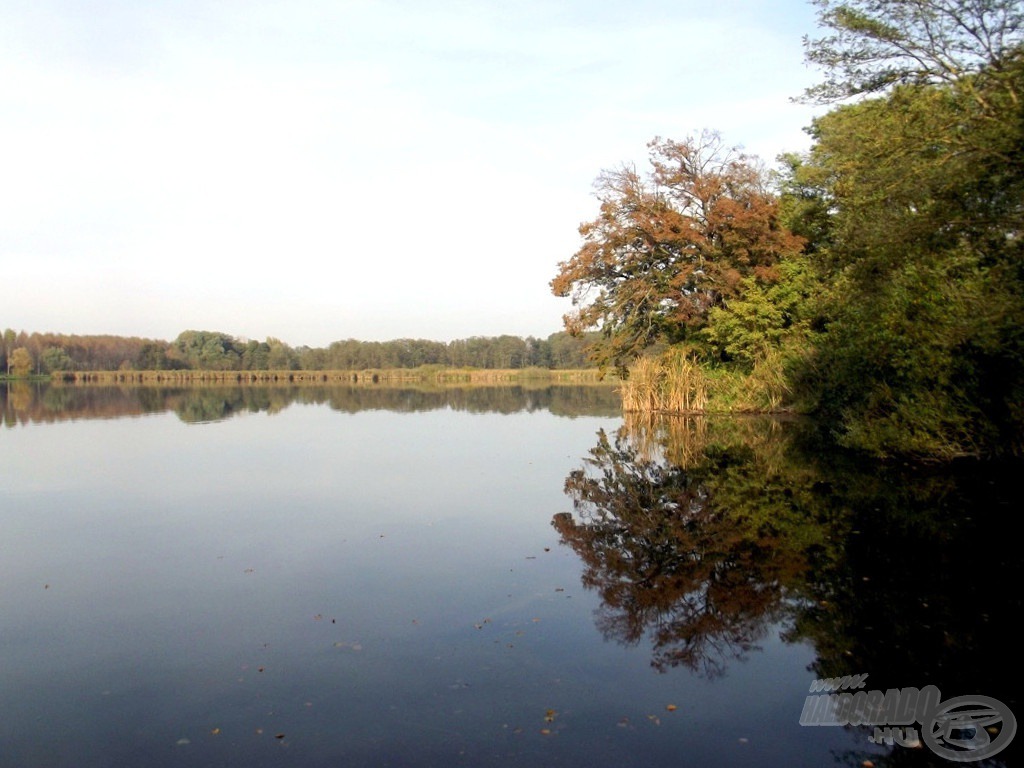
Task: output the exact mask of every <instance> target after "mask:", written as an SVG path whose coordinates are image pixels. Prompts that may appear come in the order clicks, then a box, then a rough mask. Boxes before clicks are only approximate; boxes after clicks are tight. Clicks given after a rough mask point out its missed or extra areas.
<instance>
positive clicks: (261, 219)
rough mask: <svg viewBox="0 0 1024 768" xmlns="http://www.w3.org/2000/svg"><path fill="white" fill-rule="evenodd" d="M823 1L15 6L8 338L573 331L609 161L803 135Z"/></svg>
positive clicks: (296, 341)
mask: <svg viewBox="0 0 1024 768" xmlns="http://www.w3.org/2000/svg"><path fill="white" fill-rule="evenodd" d="M816 34H817V32H816V27H815V14H814V9H813V7H812V6H811V5H810V2H808V1H807V0H476V1H474V0H462V1H461V2H460V1H458V0H263V1H260V0H252V1H243V0H123V1H120V2H119V1H118V0H105V1H104V2H101V1H100V0H3V2H2V3H0V285H2V299H0V328H6V327H10V328H14V329H15V330H25V331H54V332H63V333H75V334H92V333H111V334H118V335H123V336H144V337H149V338H159V339H168V340H170V339H173V338H174V337H175V336H177V335H178V333H179V332H181V331H183V330H186V329H202V330H213V331H223V332H226V333H229V334H231V335H234V336H239V337H243V338H253V339H259V340H262V339H264V338H266V337H267V336H274V337H277V338H280V339H282V340H284V341H285V342H287V343H289V344H291V345H293V346H299V345H303V344H308V345H310V346H326V345H327V344H329V343H330V342H331V341H334V340H338V339H345V338H357V339H363V340H386V339H395V338H426V339H436V340H440V341H448V340H451V339H456V338H466V337H469V336H494V335H499V334H502V333H509V334H513V335H517V336H530V335H532V336H540V337H546V336H547V335H548V334H550V333H553V332H555V331H557V330H561V326H562V321H561V318H562V315H563V314H564V313H565V312H567V311H569V310H570V308H571V305H570V302H569V300H568V299H558V298H555V297H554V296H552V295H551V292H550V288H549V286H548V283H549V282H550V280H551V279H552V278H553V277H554V275H555V273H556V271H557V265H558V262H560V261H563V260H565V259H568V258H569V257H571V256H572V254H573V253H574V252H575V251H576V249H577V248H578V247H579V245H580V239H579V234H578V232H577V227H578V226H579V224H580V223H581V222H582V221H584V220H587V219H591V218H593V217H594V216H595V215H596V213H597V202H596V200H595V198H594V196H593V181H594V179H595V178H596V177H597V175H598V174H599V173H600V171H601V170H602V169H605V168H614V167H617V166H619V165H621V164H622V163H623V162H635V163H637V165H638V166H641V167H642V166H643V165H644V164H645V163H646V156H647V154H646V153H647V149H646V145H647V142H648V141H650V140H651V139H652V138H654V137H655V136H661V137H665V138H672V139H683V138H685V137H686V136H687V135H691V134H695V133H698V132H699V131H700V130H701V129H703V128H710V129H717V130H719V131H720V132H721V134H722V136H723V138H724V140H725V141H726V142H727V143H729V144H736V145H740V146H742V147H743V148H744V149H745V150H746V151H748V152H750V153H753V154H756V155H759V156H760V157H762V158H763V159H764V160H766V161H768V162H769V163H772V162H773V161H774V158H775V157H776V156H777V155H778V154H779V153H781V152H787V151H800V150H804V149H806V148H807V147H808V145H809V139H808V137H807V135H806V133H805V132H804V131H803V128H804V127H805V126H807V125H808V124H809V122H810V119H811V116H812V115H813V114H814V112H813V111H812V109H811V108H809V107H807V106H802V105H798V104H793V103H792V102H791V101H790V99H791V97H794V96H798V95H799V94H800V93H801V92H802V91H803V89H804V88H806V87H807V86H808V85H811V84H812V83H814V82H816V81H817V80H818V79H819V77H818V75H817V73H816V72H815V71H814V70H813V69H811V68H809V67H808V66H806V65H805V64H804V61H803V46H802V44H801V38H802V37H803V36H804V35H812V36H815V35H816Z"/></svg>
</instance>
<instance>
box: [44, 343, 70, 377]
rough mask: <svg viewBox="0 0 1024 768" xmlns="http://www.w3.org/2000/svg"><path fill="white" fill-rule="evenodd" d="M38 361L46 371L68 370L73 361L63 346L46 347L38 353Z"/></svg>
mask: <svg viewBox="0 0 1024 768" xmlns="http://www.w3.org/2000/svg"><path fill="white" fill-rule="evenodd" d="M39 362H40V363H41V364H42V367H43V370H44V371H46V372H47V373H53V372H54V371H70V370H71V369H72V368H74V366H75V363H74V361H73V360H72V359H71V357H70V356H69V355H68V353H67V352H66V351H65V349H64V348H63V347H47V348H46V349H44V350H43V353H42V355H40V358H39Z"/></svg>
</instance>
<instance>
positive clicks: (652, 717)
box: [647, 715, 661, 725]
mask: <svg viewBox="0 0 1024 768" xmlns="http://www.w3.org/2000/svg"><path fill="white" fill-rule="evenodd" d="M647 719H648V720H650V721H651V722H652V723H654V724H655V725H661V718H660V717H658V716H657V715H648V716H647Z"/></svg>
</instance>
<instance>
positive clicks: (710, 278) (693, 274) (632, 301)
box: [551, 131, 801, 369]
mask: <svg viewBox="0 0 1024 768" xmlns="http://www.w3.org/2000/svg"><path fill="white" fill-rule="evenodd" d="M648 148H649V152H650V157H649V159H650V169H649V170H648V171H647V172H646V173H644V174H641V173H640V172H638V171H637V170H636V169H635V168H634V167H631V166H623V167H621V168H618V169H616V170H610V171H605V172H603V173H602V174H601V175H600V176H599V177H598V179H597V181H596V183H595V186H596V193H597V197H598V200H599V201H600V209H599V213H598V216H597V218H595V219H594V220H592V221H589V222H585V223H584V224H582V225H581V226H580V229H579V231H580V235H581V236H582V238H583V245H582V247H581V248H580V249H579V250H578V251H577V252H576V254H575V255H574V256H573V257H572V258H570V259H569V260H567V261H564V262H561V263H560V264H559V265H558V267H559V270H558V274H557V275H556V277H555V278H554V279H553V280H552V281H551V288H552V291H553V292H554V294H555V295H556V296H561V297H571V299H572V303H573V306H574V307H576V309H575V310H574V311H573V312H571V313H570V314H567V315H566V316H565V318H564V319H565V326H566V329H567V330H568V331H570V332H572V333H581V332H583V331H586V330H588V329H592V328H597V329H600V332H601V337H600V339H599V341H598V342H597V343H596V344H595V345H594V349H593V355H594V359H595V361H596V362H597V363H598V364H599V365H600V366H601V367H607V366H609V365H614V366H616V367H618V368H619V369H623V368H625V366H626V365H627V364H628V363H629V362H630V361H631V360H632V358H634V357H635V356H636V355H638V354H639V353H641V352H642V351H643V350H645V349H646V348H648V347H650V346H652V345H654V344H656V343H658V342H667V343H674V342H678V341H681V340H683V339H685V338H687V336H688V335H689V334H690V333H691V332H692V331H693V330H695V329H698V328H700V327H701V326H702V325H703V324H704V323H705V321H706V319H707V315H708V312H709V310H711V309H712V308H713V307H716V306H722V305H725V304H727V303H728V301H729V300H730V299H731V298H732V297H734V296H736V295H737V294H738V292H739V290H740V284H741V281H742V280H743V279H744V278H745V277H754V278H756V279H758V280H765V281H771V280H773V279H775V270H774V267H775V265H776V264H777V262H778V261H779V259H780V258H781V257H782V256H783V255H784V254H786V253H791V252H794V251H797V250H799V248H800V245H801V242H800V240H799V238H797V237H795V236H793V235H792V234H791V233H789V232H788V231H787V230H785V229H784V228H783V227H781V226H780V225H779V223H778V200H777V198H776V196H775V195H774V194H773V193H772V191H771V189H770V188H769V184H768V179H767V174H766V172H765V170H764V169H763V167H762V166H761V164H760V163H759V162H758V161H757V160H756V159H755V158H753V157H751V156H748V155H745V154H743V153H742V152H740V151H739V150H738V149H736V148H731V147H728V146H726V145H725V144H724V143H723V141H722V139H721V137H720V136H719V134H717V133H715V132H711V131H704V132H702V133H701V134H700V135H698V136H695V137H690V138H687V139H686V140H684V141H672V140H668V139H661V138H655V139H654V140H653V141H651V142H650V144H649V145H648Z"/></svg>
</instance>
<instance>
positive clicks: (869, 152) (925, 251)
mask: <svg viewBox="0 0 1024 768" xmlns="http://www.w3.org/2000/svg"><path fill="white" fill-rule="evenodd" d="M821 5H825V6H832V5H833V4H831V3H822V4H821ZM1012 6H1013V7H1011V5H1010V4H1007V3H997V2H978V3H971V4H966V3H956V4H954V3H940V2H927V1H925V0H922V1H921V2H915V3H910V2H896V1H893V2H887V3H880V2H879V3H868V2H863V3H861V2H857V3H850V4H846V5H843V6H837V7H836V8H835V9H834V10H835V13H833V14H832V15H830V16H827V17H826V21H828V22H830V23H832V24H834V25H835V29H836V35H834V36H833V37H831V38H826V39H825V41H824V42H823V43H822V42H819V44H820V46H821V47H819V48H817V49H813V50H814V51H817V54H816V58H815V57H814V56H812V57H811V58H812V60H815V61H818V62H819V63H825V64H827V65H829V66H832V67H833V69H832V70H831V74H830V80H828V81H827V83H826V85H828V84H831V85H830V86H829V87H830V88H831V90H825V91H820V93H821V94H822V95H823V96H831V97H841V96H843V95H844V94H846V95H849V94H855V93H866V92H870V91H884V93H883V95H881V96H877V97H875V98H871V99H867V100H862V101H860V102H857V103H854V104H850V105H847V106H842V107H839V108H837V109H834V110H833V111H832V112H830V113H829V114H827V115H825V116H823V117H821V118H819V119H818V120H816V121H815V124H814V126H813V130H812V135H813V136H814V139H815V142H814V145H813V148H812V150H811V152H810V154H809V156H808V157H807V158H805V159H804V161H803V162H802V163H800V164H793V165H792V166H791V172H792V178H793V186H794V188H798V189H800V193H801V194H800V196H799V197H798V198H797V199H796V201H795V202H794V203H793V204H792V205H791V206H790V207H789V209H788V211H789V213H790V214H792V215H793V218H794V220H796V221H798V222H800V223H798V224H797V225H796V228H797V229H798V231H800V230H801V229H802V231H806V232H812V233H814V236H815V237H816V238H817V242H816V243H812V246H813V247H812V248H811V252H812V253H813V254H814V258H815V259H816V263H817V264H818V265H819V266H820V267H821V268H822V270H823V274H825V275H827V281H826V282H827V285H825V286H824V288H823V291H822V293H823V294H824V295H826V296H828V297H829V303H830V306H829V308H828V311H827V315H828V317H829V321H828V323H827V333H823V334H820V335H819V336H818V337H817V342H818V344H817V347H818V354H817V356H816V359H815V361H814V365H813V366H810V367H808V369H807V370H806V372H805V373H806V375H805V376H804V377H802V384H803V385H804V386H803V389H804V391H805V392H814V393H816V395H817V397H818V406H819V409H820V413H821V415H822V416H823V417H824V418H826V419H828V420H829V421H831V422H833V423H834V424H835V425H836V432H837V434H838V435H839V437H840V440H841V441H842V442H844V443H846V444H848V445H851V446H854V447H857V448H861V449H865V450H868V451H870V452H872V453H874V454H878V455H892V454H920V455H926V456H930V457H936V456H939V457H952V456H957V455H963V454H970V455H974V454H988V453H998V452H1015V451H1020V450H1024V407H1022V406H1021V405H1020V404H1021V403H1022V402H1024V338H1022V334H1021V332H1020V328H1021V327H1022V324H1024V258H1022V256H1024V244H1022V242H1021V238H1020V232H1021V231H1022V228H1024V204H1022V201H1024V111H1022V106H1021V102H1020V98H1019V94H1020V93H1021V91H1022V86H1024V61H1022V59H1021V56H1020V31H1021V30H1020V9H1019V7H1018V6H1019V4H1017V3H1014V4H1012ZM851 8H854V9H858V8H859V9H861V10H860V11H858V12H866V11H865V9H867V10H871V11H872V12H873V13H874V14H875V15H874V16H873V17H872V19H873V20H870V19H866V17H864V16H863V13H862V15H861V16H857V15H856V14H854V15H850V14H851V13H852V11H851V10H850V9H851ZM915 9H916V10H915ZM955 9H959V12H960V13H961V15H960V16H959V17H958V19H959V21H956V22H955V23H954V21H952V20H951V19H952V17H949V18H947V16H948V14H950V13H952V12H953V10H955ZM912 11H913V12H912ZM886 13H889V14H892V16H891V18H888V20H887V21H886V20H885V19H886V18H887V17H884V14H886ZM943 19H946V21H942V20H943ZM869 21H871V23H868V22H869ZM883 22H884V23H883ZM940 22H941V23H940ZM886 25H888V26H886ZM968 29H974V30H975V31H976V32H977V34H976V35H974V36H971V35H967V36H964V35H965V34H966V33H965V30H968ZM961 38H962V39H961ZM968 38H970V39H972V40H974V43H973V44H969V43H970V40H969V39H968ZM854 41H859V42H857V44H856V45H854ZM893 41H897V42H899V44H900V45H901V46H903V48H905V49H906V50H913V51H917V52H918V53H917V56H916V58H914V62H916V64H915V66H916V67H917V69H915V68H914V67H912V66H910V65H909V64H907V67H905V68H904V69H902V70H901V69H899V68H898V66H897V64H898V63H899V61H903V59H899V57H897V58H896V59H892V58H891V57H890V58H886V56H884V55H883V50H882V49H883V48H884V47H885V46H887V45H890V44H894V43H893ZM957 41H959V42H957ZM982 42H984V45H982ZM926 45H930V46H932V47H933V49H934V50H932V51H930V52H929V51H926V50H925V46H926ZM972 45H974V46H975V47H973V48H972V47H971V46H972ZM858 46H860V47H858ZM878 46H882V48H879V47H878ZM979 46H980V47H979ZM812 52H813V51H812ZM865 52H870V53H871V55H868V53H865ZM826 54H828V55H827V56H826ZM947 54H948V56H947ZM943 56H946V57H947V58H943ZM829 57H831V58H829ZM950 57H952V58H950ZM954 58H955V60H956V61H957V62H959V63H956V64H955V65H954V64H953V63H950V62H952V61H953V60H954ZM897 59H898V61H897ZM903 63H904V64H906V62H905V61H904V62H903ZM857 67H861V69H857ZM858 73H859V74H858ZM872 73H873V75H872ZM869 75H872V77H869ZM858 78H859V79H858ZM839 86H842V88H839ZM843 88H845V91H844V90H842V89H843ZM815 189H816V190H817V196H816V199H815V194H814V190H815ZM822 212H827V214H826V215H825V216H824V217H823V216H822ZM823 221H824V222H825V223H824V224H823Z"/></svg>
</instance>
